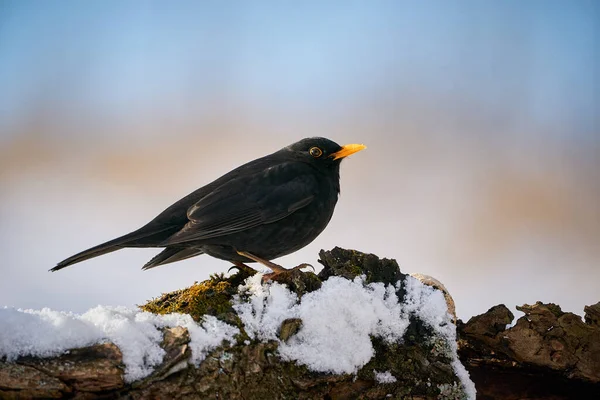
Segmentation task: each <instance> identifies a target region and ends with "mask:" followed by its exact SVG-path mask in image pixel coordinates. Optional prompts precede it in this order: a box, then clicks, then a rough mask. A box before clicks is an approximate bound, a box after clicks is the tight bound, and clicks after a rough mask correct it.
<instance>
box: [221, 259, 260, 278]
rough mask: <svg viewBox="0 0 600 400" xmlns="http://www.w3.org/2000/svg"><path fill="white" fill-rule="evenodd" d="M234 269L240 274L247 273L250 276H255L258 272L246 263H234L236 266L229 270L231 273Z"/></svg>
mask: <svg viewBox="0 0 600 400" xmlns="http://www.w3.org/2000/svg"><path fill="white" fill-rule="evenodd" d="M232 269H237V270H238V271H239V272H245V273H247V274H248V275H254V274H255V273H256V272H257V271H256V270H255V269H253V268H251V267H249V266H247V265H246V264H244V263H241V262H234V264H233V265H232V266H231V267H230V268H229V269H228V270H227V273H230V272H231V270H232Z"/></svg>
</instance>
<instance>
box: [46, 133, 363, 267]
mask: <svg viewBox="0 0 600 400" xmlns="http://www.w3.org/2000/svg"><path fill="white" fill-rule="evenodd" d="M363 148H364V146H362V145H347V146H344V147H342V146H340V145H338V144H337V143H335V142H333V141H331V140H329V139H325V138H307V139H303V140H301V141H299V142H296V143H294V144H292V145H290V146H288V147H285V148H283V149H281V150H279V151H277V152H275V153H273V154H270V155H268V156H265V157H262V158H259V159H257V160H254V161H251V162H249V163H247V164H244V165H242V166H240V167H238V168H236V169H234V170H233V171H231V172H229V173H227V174H225V175H223V176H222V177H220V178H219V179H217V180H215V181H214V182H212V183H210V184H208V185H206V186H204V187H202V188H200V189H198V190H196V191H194V192H192V193H191V194H189V195H188V196H186V197H184V198H183V199H181V200H179V201H178V202H176V203H175V204H173V205H172V206H170V207H169V208H167V209H166V210H164V211H163V212H162V213H160V214H159V215H158V216H157V217H156V218H154V219H153V220H152V221H150V222H149V223H148V224H146V225H145V226H143V227H141V228H140V229H138V230H136V231H134V232H131V233H129V234H127V235H124V236H121V237H119V238H116V239H113V240H111V241H108V242H106V243H103V244H100V245H98V246H95V247H92V248H90V249H88V250H85V251H82V252H81V253H78V254H75V255H74V256H72V257H69V258H67V259H66V260H64V261H61V262H60V263H58V264H57V265H56V267H54V268H52V271H57V270H59V269H62V268H64V267H67V266H69V265H72V264H75V263H78V262H81V261H84V260H87V259H90V258H93V257H97V256H99V255H102V254H106V253H110V252H112V251H115V250H119V249H122V248H126V247H164V248H165V249H164V250H163V251H162V252H161V253H159V254H158V255H157V256H156V257H154V258H153V259H152V260H150V261H149V262H148V263H147V264H146V265H145V266H144V269H147V268H152V267H156V266H159V265H163V264H167V263H171V262H174V261H179V260H183V259H186V258H190V257H193V256H196V255H199V254H203V253H205V254H208V255H211V256H213V257H216V258H220V259H222V260H227V261H231V262H251V260H249V259H248V258H247V257H245V256H243V255H240V254H238V252H246V253H250V254H252V255H255V256H256V257H259V258H260V259H264V260H272V259H274V258H277V257H281V256H284V255H286V254H290V253H292V252H294V251H296V250H298V249H300V248H302V247H304V246H306V245H307V244H309V243H310V242H312V241H313V240H314V239H315V238H316V237H317V236H318V235H319V234H320V233H321V232H322V231H323V229H325V227H326V226H327V224H328V223H329V220H330V219H331V216H332V215H333V210H334V208H335V204H336V202H337V199H338V194H339V192H340V183H339V179H340V176H339V171H340V163H341V160H342V159H343V158H344V157H345V156H347V155H349V154H352V153H354V152H356V151H359V150H361V149H363Z"/></svg>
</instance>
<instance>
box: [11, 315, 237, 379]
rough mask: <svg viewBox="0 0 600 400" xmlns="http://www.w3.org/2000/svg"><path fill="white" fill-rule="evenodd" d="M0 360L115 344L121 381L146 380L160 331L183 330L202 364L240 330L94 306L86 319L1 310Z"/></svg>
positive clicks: (157, 353)
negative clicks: (122, 367)
mask: <svg viewBox="0 0 600 400" xmlns="http://www.w3.org/2000/svg"><path fill="white" fill-rule="evenodd" d="M0 326H1V327H2V329H1V330H0V357H1V356H4V357H6V358H7V359H8V360H14V359H16V358H18V357H20V356H25V355H32V356H38V357H50V356H57V355H60V354H62V353H64V352H65V351H66V350H68V349H71V348H77V347H84V346H90V345H93V344H96V343H101V342H106V341H109V342H112V343H114V344H116V345H117V346H118V347H119V348H120V349H121V352H122V353H123V363H124V364H125V367H126V369H125V380H126V381H127V382H132V381H135V380H138V379H141V378H143V377H145V376H148V375H149V374H151V373H152V371H153V369H154V367H155V366H157V365H158V364H160V363H161V362H162V359H163V357H164V353H165V351H164V350H163V349H162V348H161V347H160V346H159V344H160V342H161V341H162V333H161V331H160V330H159V328H163V327H173V326H183V327H185V328H187V329H188V331H189V333H190V339H191V342H190V347H191V349H192V361H193V362H194V363H200V362H201V361H202V360H203V359H204V357H205V356H206V353H207V352H208V351H210V350H211V349H213V348H215V347H217V346H219V345H220V344H221V342H222V341H223V340H232V339H233V337H234V336H235V335H236V334H237V333H238V332H239V330H238V328H236V327H233V326H231V325H228V324H226V323H224V322H221V321H219V320H217V319H216V318H215V317H212V316H206V317H205V318H204V320H203V322H202V324H200V325H199V324H198V323H196V322H195V321H194V320H193V319H192V318H191V317H190V316H189V315H183V314H168V315H155V314H151V313H147V312H140V311H137V310H135V309H129V308H125V307H104V306H98V307H95V308H92V309H90V310H89V311H87V312H86V313H85V314H82V315H78V314H73V313H66V312H59V311H52V310H50V309H47V308H44V309H42V310H19V309H14V308H7V307H4V308H0Z"/></svg>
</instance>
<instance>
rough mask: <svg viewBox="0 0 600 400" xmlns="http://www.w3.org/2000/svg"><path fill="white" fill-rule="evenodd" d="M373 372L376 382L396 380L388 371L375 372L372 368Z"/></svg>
mask: <svg viewBox="0 0 600 400" xmlns="http://www.w3.org/2000/svg"><path fill="white" fill-rule="evenodd" d="M373 372H374V373H375V380H376V381H377V383H395V382H396V381H397V379H396V377H395V376H394V375H392V373H391V372H390V371H385V372H377V371H375V370H373Z"/></svg>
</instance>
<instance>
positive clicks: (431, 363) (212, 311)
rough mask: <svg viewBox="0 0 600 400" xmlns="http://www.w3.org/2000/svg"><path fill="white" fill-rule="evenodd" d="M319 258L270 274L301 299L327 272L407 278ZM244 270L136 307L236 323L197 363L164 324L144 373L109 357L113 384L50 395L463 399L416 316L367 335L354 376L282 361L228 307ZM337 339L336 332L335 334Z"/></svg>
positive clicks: (178, 334)
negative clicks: (388, 333)
mask: <svg viewBox="0 0 600 400" xmlns="http://www.w3.org/2000/svg"><path fill="white" fill-rule="evenodd" d="M320 258H321V259H320V262H321V263H322V264H323V266H324V268H323V270H322V271H321V272H320V273H319V275H318V276H317V275H315V274H313V273H311V272H300V271H296V270H295V271H292V272H291V273H289V274H284V275H281V276H278V277H276V278H275V280H278V281H279V282H281V283H285V284H286V285H287V286H288V288H289V289H290V290H292V291H294V292H296V293H297V294H298V296H299V298H301V296H302V295H304V294H305V293H308V292H311V291H313V290H317V289H319V288H320V286H321V283H322V282H323V281H325V280H327V279H328V278H329V277H332V276H342V277H345V278H348V279H353V278H355V277H356V276H359V275H365V276H366V280H367V283H370V282H384V283H386V284H396V283H397V282H398V281H402V280H404V279H406V275H405V274H403V273H402V272H401V271H400V268H399V267H398V264H397V263H396V262H395V261H394V260H387V259H379V258H378V257H377V256H375V255H372V254H365V253H361V252H358V251H354V250H344V249H340V248H335V249H333V250H332V251H329V252H327V251H322V252H321V253H320ZM251 273H252V272H251V271H249V270H246V269H242V270H240V271H238V273H237V274H234V275H232V276H230V277H225V276H223V275H215V276H212V277H211V278H210V279H209V280H207V281H204V282H201V283H195V284H194V285H192V286H190V287H189V288H187V289H183V290H179V291H176V292H172V293H167V294H163V295H162V296H160V297H159V298H157V299H154V300H152V301H149V302H148V303H147V304H144V305H142V306H140V308H141V309H142V310H144V311H148V312H152V313H157V314H166V313H172V312H179V313H186V314H190V315H191V316H192V317H193V318H194V319H195V320H196V321H200V320H201V319H202V317H203V316H204V315H213V316H215V317H217V318H218V319H220V320H222V321H225V322H227V323H230V324H234V325H236V326H237V327H239V328H240V334H239V335H238V336H237V337H236V340H235V343H224V344H223V345H222V346H221V347H219V348H217V349H215V350H213V351H212V352H211V353H209V354H208V356H207V357H206V359H205V360H204V361H203V362H202V363H200V364H199V365H198V366H195V365H193V364H191V363H189V362H188V359H189V357H190V351H189V348H188V343H189V335H188V333H187V331H186V330H185V329H180V330H174V328H173V329H170V330H165V339H164V341H163V347H164V348H165V350H166V351H167V356H166V357H165V360H164V361H163V364H162V365H161V366H159V367H158V368H157V370H156V371H155V373H153V374H152V375H151V376H150V377H147V378H145V379H143V380H141V381H138V382H134V383H131V384H125V383H124V382H123V379H122V370H123V367H122V364H121V362H120V360H116V361H115V362H114V365H111V366H112V367H114V368H116V370H117V371H118V373H119V374H120V376H119V379H117V382H118V384H117V385H116V387H115V386H112V387H110V388H106V387H99V388H97V389H94V388H88V390H85V391H83V390H80V389H79V388H78V387H77V386H73V385H70V384H69V382H66V381H63V380H60V379H59V380H58V381H57V382H55V383H56V384H55V385H50V386H51V387H52V390H53V392H52V394H53V395H56V394H61V393H62V394H64V395H69V396H75V397H78V396H79V397H85V398H94V397H98V398H118V397H128V398H132V399H146V398H172V399H198V398H202V399H232V400H235V399H245V400H251V399H260V400H262V399H382V398H392V399H405V398H407V399H408V398H410V399H417V398H418V399H438V398H444V397H443V396H442V395H444V396H447V397H446V398H464V393H463V392H462V389H461V385H460V382H459V379H458V378H457V376H456V375H455V373H454V371H453V369H452V367H451V365H450V362H451V357H450V356H449V349H448V347H447V346H443V345H442V346H440V345H439V343H437V342H436V340H437V339H439V338H436V337H435V335H433V333H432V332H431V331H430V330H429V329H427V326H426V325H425V324H423V322H422V321H420V320H418V318H416V317H415V318H413V319H411V324H410V326H409V329H408V331H407V333H406V335H405V338H404V340H403V341H402V342H397V343H392V344H388V343H385V342H384V341H382V340H379V339H376V338H373V339H372V344H373V347H374V349H375V356H374V357H373V358H372V359H371V360H370V361H369V362H368V363H367V364H366V365H364V366H363V367H362V368H361V369H360V370H359V371H358V372H357V373H356V374H343V375H334V374H328V373H318V372H314V371H310V370H309V369H308V368H306V367H305V366H301V365H297V364H295V363H294V362H289V361H283V360H282V359H281V358H280V357H279V356H278V345H279V343H278V342H277V341H270V342H267V343H263V342H260V341H258V340H250V338H249V336H248V335H247V334H246V332H245V331H244V327H243V324H242V323H241V320H240V319H239V317H238V316H237V314H236V313H235V311H234V309H233V307H232V299H233V296H234V295H236V294H237V293H238V286H239V285H240V284H242V283H243V282H244V280H245V279H246V278H247V277H248V276H250V274H251ZM398 294H399V297H400V298H403V296H404V293H403V291H402V289H399V290H398ZM301 326H302V321H301V320H299V319H290V320H286V321H284V323H283V324H282V328H281V329H280V333H279V338H280V339H281V340H283V341H285V340H287V339H288V338H289V337H291V336H293V335H294V334H296V333H297V332H298V330H299V329H301ZM340 337H343V334H342V333H341V334H340ZM18 362H19V361H18ZM40 362H41V361H40ZM385 371H389V372H390V373H391V374H392V375H393V376H395V377H396V378H397V381H396V382H393V383H379V382H378V381H377V379H376V376H375V374H376V372H385ZM45 373H46V375H47V377H48V379H50V378H56V377H57V375H56V371H50V370H47V371H45ZM90 374H93V371H90ZM111 382H112V381H111ZM61 385H62V386H61ZM448 388H451V389H450V390H449V389H448ZM452 388H453V389H452ZM19 394H21V395H22V397H27V396H29V397H36V396H37V395H38V394H39V392H36V391H33V390H32V391H22V390H17V389H16V387H13V388H7V387H2V386H1V385H0V397H11V396H12V397H15V396H16V397H19ZM440 396H442V397H440ZM42 397H43V396H42Z"/></svg>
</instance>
